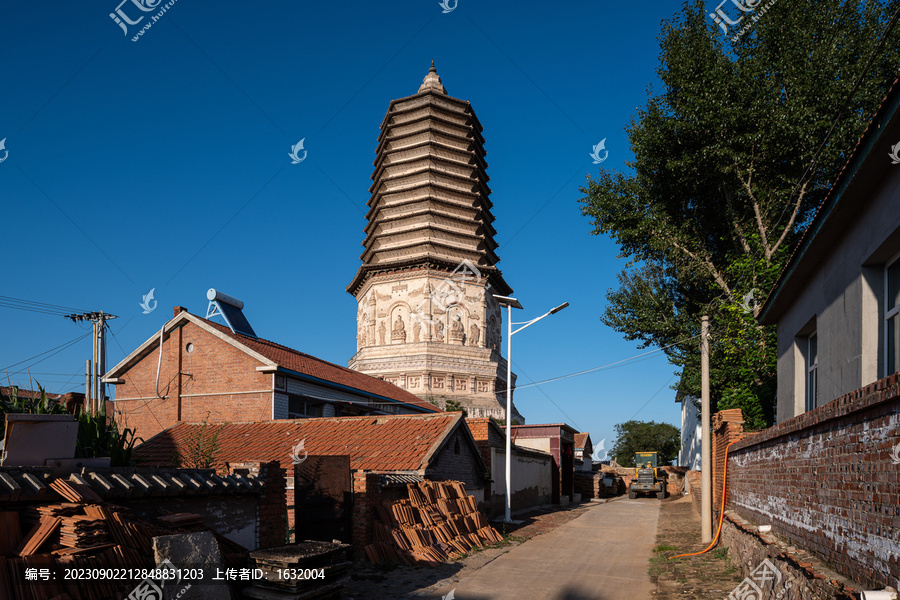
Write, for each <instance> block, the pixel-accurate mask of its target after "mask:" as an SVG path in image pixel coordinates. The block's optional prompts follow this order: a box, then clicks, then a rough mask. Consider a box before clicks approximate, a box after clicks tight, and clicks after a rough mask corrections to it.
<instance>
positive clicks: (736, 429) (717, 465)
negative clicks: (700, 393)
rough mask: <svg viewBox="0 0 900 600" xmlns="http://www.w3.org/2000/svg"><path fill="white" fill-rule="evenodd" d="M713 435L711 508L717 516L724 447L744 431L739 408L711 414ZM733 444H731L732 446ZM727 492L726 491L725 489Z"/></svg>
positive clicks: (720, 501) (723, 465)
mask: <svg viewBox="0 0 900 600" xmlns="http://www.w3.org/2000/svg"><path fill="white" fill-rule="evenodd" d="M710 424H711V425H712V430H713V435H712V438H711V444H710V453H711V455H712V456H711V457H710V458H711V459H712V465H713V470H712V509H713V514H714V515H716V516H718V514H719V508H720V507H721V505H722V474H723V471H724V470H725V449H726V448H728V444H730V443H731V442H734V441H737V440H740V439H742V438H743V437H744V436H745V435H746V434H745V433H744V417H743V415H742V414H741V409H739V408H729V409H727V410H722V411H719V412H717V413H716V414H714V415H713V416H712V420H711V423H710ZM733 447H734V446H732V448H733ZM726 493H727V491H726Z"/></svg>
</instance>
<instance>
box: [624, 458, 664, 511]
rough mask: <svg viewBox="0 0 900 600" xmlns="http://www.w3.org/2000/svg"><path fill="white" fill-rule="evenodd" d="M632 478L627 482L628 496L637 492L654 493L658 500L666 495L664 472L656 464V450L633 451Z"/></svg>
mask: <svg viewBox="0 0 900 600" xmlns="http://www.w3.org/2000/svg"><path fill="white" fill-rule="evenodd" d="M634 465H635V467H634V478H633V479H632V480H631V483H630V484H628V497H629V498H637V495H638V494H653V493H655V494H656V497H657V498H659V499H660V500H662V499H664V498H665V497H666V484H667V483H668V479H666V477H667V475H666V472H665V471H663V470H662V469H660V468H658V467H657V466H656V452H635V453H634Z"/></svg>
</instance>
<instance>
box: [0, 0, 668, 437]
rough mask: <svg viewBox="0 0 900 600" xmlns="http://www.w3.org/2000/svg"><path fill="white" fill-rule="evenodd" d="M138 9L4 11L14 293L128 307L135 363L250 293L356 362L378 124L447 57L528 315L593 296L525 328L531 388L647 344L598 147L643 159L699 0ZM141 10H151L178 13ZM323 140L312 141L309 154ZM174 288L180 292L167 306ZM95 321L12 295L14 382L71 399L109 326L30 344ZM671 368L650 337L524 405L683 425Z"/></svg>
mask: <svg viewBox="0 0 900 600" xmlns="http://www.w3.org/2000/svg"><path fill="white" fill-rule="evenodd" d="M137 1H139V0H135V2H137ZM145 1H147V0H145ZM118 2H119V0H109V1H108V2H107V1H106V0H104V1H101V2H90V3H52V4H51V5H46V4H40V3H38V4H34V3H6V4H4V5H3V7H2V8H0V38H2V39H3V40H4V47H5V49H6V52H5V53H4V58H3V60H2V61H0V80H2V81H3V82H4V86H3V108H4V110H3V111H2V112H0V139H3V138H6V143H5V147H6V150H7V151H8V152H9V154H8V157H7V159H6V160H5V161H3V162H2V163H0V202H2V215H3V225H4V227H3V241H4V243H3V244H2V245H0V253H2V254H0V255H2V257H3V261H2V262H3V265H4V271H5V273H4V278H3V284H2V287H0V296H10V297H14V298H24V299H27V300H31V301H36V302H44V303H48V304H54V305H61V306H65V307H72V308H75V309H79V310H86V311H90V310H103V311H105V312H108V313H112V314H115V315H118V316H119V318H118V319H117V320H114V321H112V322H111V330H112V333H113V334H114V336H111V338H110V344H109V354H108V363H109V364H110V365H114V364H115V363H117V362H118V361H119V360H121V359H122V358H123V357H124V356H125V355H126V354H127V353H128V352H130V351H131V350H132V349H134V348H135V347H136V346H137V345H138V344H140V343H142V342H143V341H144V340H146V339H147V338H148V337H150V336H152V335H153V334H154V332H156V331H158V330H159V328H160V326H161V325H162V323H164V322H165V321H166V320H167V319H169V318H171V316H172V310H171V307H172V306H176V305H183V306H185V307H187V308H188V309H189V310H190V311H191V312H193V313H195V314H200V315H205V310H206V305H207V301H206V296H205V293H206V290H207V289H208V288H210V287H215V288H217V289H220V290H222V291H225V292H226V293H228V294H231V295H233V296H236V297H238V298H240V299H242V300H243V301H244V302H245V309H244V312H245V314H246V315H247V317H248V319H249V321H250V323H251V324H252V325H253V327H254V329H255V330H256V332H257V333H258V334H259V335H260V336H261V337H264V338H267V339H271V340H274V341H277V342H279V343H282V344H285V345H288V346H291V347H293V348H296V349H298V350H301V351H304V352H308V353H310V354H313V355H316V356H319V357H321V358H324V359H326V360H330V361H333V362H336V363H338V364H342V365H346V364H347V361H348V360H349V358H350V357H351V356H352V354H353V353H354V351H355V339H356V338H355V316H356V303H355V300H354V298H353V297H352V296H351V295H349V294H348V293H346V292H345V291H344V288H345V286H346V285H347V284H348V283H349V282H350V280H351V279H352V277H353V275H354V274H355V272H356V270H357V267H358V266H359V264H360V261H359V254H360V253H361V250H362V247H361V245H360V243H361V242H362V240H363V231H362V229H363V227H364V225H365V220H364V210H365V209H364V207H365V203H366V201H367V200H368V197H369V194H368V187H369V185H370V183H371V180H370V175H371V173H372V160H373V159H374V151H375V148H376V141H377V136H378V133H379V125H380V124H381V121H382V118H383V117H384V114H385V111H386V110H387V107H388V103H389V102H390V100H391V99H392V98H400V97H404V96H408V95H411V94H414V93H415V92H416V91H417V89H418V86H419V85H420V83H421V81H422V78H423V77H424V76H425V74H426V73H427V71H428V66H429V64H430V61H431V60H434V61H435V65H436V66H437V69H438V74H439V75H440V76H441V78H442V79H443V83H444V85H445V86H446V88H447V91H448V93H449V94H450V95H452V96H455V97H457V98H462V99H465V100H468V101H470V102H471V103H472V106H473V107H474V109H475V111H476V113H477V115H478V117H479V120H480V121H481V123H482V125H483V126H484V136H485V139H486V149H487V152H488V155H487V160H488V163H489V168H488V174H489V176H490V177H491V182H490V185H491V187H492V189H493V194H492V196H491V200H492V201H493V203H494V215H495V217H496V219H497V220H496V222H495V223H494V224H495V226H496V229H497V232H498V234H497V238H496V239H497V241H498V242H499V244H500V246H499V248H498V254H499V256H500V258H501V259H502V260H501V263H500V264H499V266H500V267H501V269H502V270H503V274H504V277H505V279H506V281H507V282H509V284H510V285H511V286H512V287H513V288H514V290H515V296H516V297H517V298H518V299H519V300H520V301H521V302H522V304H523V305H524V307H525V310H523V311H518V312H519V318H518V319H517V320H527V319H529V318H532V317H536V316H538V315H540V314H542V313H543V312H545V311H547V310H549V309H550V308H552V307H554V306H556V305H558V304H560V303H562V302H564V301H568V302H570V303H571V306H570V307H569V308H567V309H566V310H564V311H562V312H560V313H558V314H556V315H553V316H552V317H549V318H547V319H545V320H544V321H542V322H541V323H539V324H537V325H535V326H533V327H531V328H529V329H528V330H527V331H525V332H522V333H521V334H519V335H517V336H515V338H514V346H513V364H514V371H516V372H517V373H518V375H519V384H520V385H525V384H527V383H528V382H529V381H530V380H531V381H540V380H544V379H549V378H553V377H558V376H561V375H565V374H568V373H574V372H578V371H582V370H586V369H591V368H594V367H599V366H602V365H606V364H609V363H614V362H617V361H621V360H622V359H626V358H628V357H632V356H635V355H638V354H641V353H643V352H646V350H639V349H637V346H636V344H635V343H633V342H626V341H624V340H623V339H622V337H621V335H620V334H619V333H617V332H615V331H613V330H611V329H609V328H608V327H606V326H604V325H603V324H602V323H601V322H600V320H599V315H600V314H601V313H602V311H603V309H604V306H605V303H606V299H605V292H606V290H607V289H609V288H611V287H615V286H616V274H617V273H618V272H619V271H620V270H621V269H622V267H623V265H624V260H622V259H618V258H617V248H616V247H615V245H614V244H613V243H612V242H611V241H610V240H609V239H606V238H604V237H597V236H592V235H590V234H589V232H590V231H591V225H590V222H589V221H588V219H587V218H585V217H583V216H581V214H580V210H579V204H578V202H577V200H578V198H580V197H581V194H580V193H579V191H578V188H579V186H581V185H583V183H584V181H585V176H586V175H587V174H588V173H597V169H598V165H594V164H592V160H591V159H590V157H589V156H588V154H589V152H590V151H591V147H592V146H593V145H594V144H596V143H597V142H599V141H600V140H601V139H603V138H605V139H606V148H607V149H608V150H609V157H608V159H607V160H606V161H605V163H604V164H603V166H604V167H607V168H610V169H613V170H623V169H625V168H626V167H625V162H626V161H628V160H630V159H631V158H632V155H631V153H630V150H629V148H628V144H627V138H626V135H625V132H624V128H625V127H626V126H627V125H628V123H629V122H630V120H631V119H632V117H633V116H634V115H635V114H636V108H637V107H638V106H642V105H644V104H645V102H646V100H647V94H648V89H651V88H653V89H655V90H656V91H658V90H659V88H658V79H657V75H656V68H657V66H658V59H657V57H658V54H659V48H658V42H657V35H658V34H659V31H660V22H661V21H662V20H663V19H667V18H671V17H672V16H673V15H674V14H675V13H676V12H677V11H678V9H679V5H678V4H677V3H673V2H670V1H669V2H661V1H647V2H642V3H640V4H638V5H635V4H625V3H608V2H580V1H579V2H569V3H566V4H564V5H562V6H560V5H550V4H547V3H545V2H534V1H530V0H526V1H522V2H517V3H514V4H513V3H503V4H502V5H501V4H500V3H484V2H478V3H476V2H473V1H471V0H459V2H458V4H457V5H456V8H455V9H454V10H453V11H452V12H449V13H443V12H442V9H441V6H440V5H439V3H438V1H437V0H428V1H424V0H423V1H419V2H388V3H383V2H367V3H363V2H353V3H311V2H284V1H271V2H263V3H254V4H249V3H237V2H228V1H222V2H216V3H207V2H203V3H200V2H196V1H194V0H177V1H176V2H175V3H174V5H172V6H171V7H170V8H169V9H168V11H167V12H166V13H165V14H163V15H162V16H161V17H160V19H159V20H158V21H157V22H155V23H153V25H152V27H151V28H150V29H148V30H146V31H145V33H144V34H143V36H141V37H140V38H139V39H138V41H137V42H133V41H131V37H132V36H133V35H134V34H135V33H136V32H137V31H138V30H139V28H140V27H141V26H143V25H144V24H145V23H146V22H147V21H148V20H149V17H148V18H145V19H144V20H143V21H142V22H141V23H140V24H138V25H136V26H132V27H129V31H130V34H129V35H128V36H126V35H124V34H123V31H122V29H120V28H119V26H118V25H116V23H115V22H114V21H113V20H112V19H111V18H110V17H109V13H112V12H113V11H115V9H116V7H117V6H119V4H118ZM149 3H150V4H151V5H153V4H155V0H149ZM163 4H164V3H163ZM121 6H122V11H123V12H124V13H125V14H126V15H129V16H130V18H131V19H132V20H133V19H136V18H137V17H138V16H139V15H142V14H147V15H154V14H156V12H155V11H154V12H150V13H142V12H140V11H139V10H137V9H136V8H135V6H134V5H133V4H132V2H131V0H128V1H127V2H126V3H125V4H122V5H121ZM451 6H452V4H451ZM301 138H305V144H304V147H305V149H306V150H307V151H308V155H307V158H306V160H304V161H303V162H302V163H300V164H298V165H292V164H290V159H289V158H288V153H289V151H290V149H291V146H292V145H293V144H296V143H297V142H298V141H299V140H300V139H301ZM151 288H155V298H156V299H157V300H158V308H157V309H156V310H155V311H153V312H151V313H150V314H147V315H145V314H142V309H141V307H140V306H139V303H140V301H141V298H142V296H143V294H146V293H147V292H148V291H150V289H151ZM83 333H84V332H83V331H82V330H81V329H79V325H77V324H74V323H72V322H71V321H68V320H66V319H63V318H62V317H60V316H55V315H47V314H41V313H36V312H26V311H21V310H14V309H10V308H3V307H0V339H2V340H3V341H4V343H2V344H0V369H2V373H3V385H6V381H7V373H9V376H10V379H11V381H12V382H13V383H14V384H18V385H20V386H22V387H27V386H28V385H29V383H28V375H27V372H26V371H22V372H19V371H20V370H21V369H23V368H30V371H31V372H32V374H33V375H32V376H33V378H34V379H36V380H38V381H40V382H42V383H43V384H45V387H47V388H48V389H50V390H51V391H56V392H66V391H82V390H83V388H84V376H83V371H84V361H85V359H87V358H90V340H89V338H85V339H83V340H81V341H79V342H77V343H75V344H73V345H71V346H70V347H66V348H65V349H63V350H62V351H61V352H58V353H56V354H53V355H52V356H50V355H48V354H45V355H43V356H39V357H38V358H36V359H34V360H26V359H29V358H30V357H32V356H35V355H38V354H40V353H42V352H45V351H47V350H50V349H51V348H56V347H58V346H60V345H63V344H65V343H67V342H69V341H71V340H74V339H75V338H77V337H78V336H80V335H82V334H83ZM504 353H505V341H504ZM48 356H49V357H48ZM45 357H47V358H46V359H45V360H42V361H41V362H37V361H38V360H40V359H42V358H45ZM22 361H24V362H22ZM15 363H20V364H17V365H15V366H12V365H14V364H15ZM674 371H675V369H674V368H673V367H672V366H671V365H669V364H668V363H667V361H666V359H665V358H664V357H663V355H662V354H661V353H656V354H651V355H649V356H647V357H645V360H642V361H640V362H637V363H635V364H632V365H627V366H621V367H618V368H613V369H610V370H604V371H599V372H595V373H591V374H587V375H583V376H579V377H572V378H569V379H565V380H562V381H557V382H552V383H547V384H544V385H541V386H539V387H529V388H523V389H521V390H519V391H518V392H517V394H516V404H517V406H518V408H519V410H520V411H521V412H522V413H523V414H524V415H525V417H526V419H527V420H528V422H530V423H539V422H551V423H555V422H567V423H569V424H571V425H573V426H575V427H576V428H578V429H580V430H586V431H590V432H591V436H592V439H593V440H594V442H595V444H596V443H597V442H599V441H600V440H601V439H603V438H606V440H607V442H606V447H607V448H609V447H610V446H611V444H612V441H613V439H614V437H615V435H614V425H615V424H616V423H619V422H622V421H625V420H628V419H630V418H633V417H635V418H638V419H641V420H656V421H665V422H670V423H672V424H675V425H678V424H679V422H680V420H679V405H678V404H676V403H675V399H674V392H673V391H672V390H671V389H669V386H670V385H672V384H673V383H674V382H675V378H674V376H673V375H674ZM138 434H140V432H138Z"/></svg>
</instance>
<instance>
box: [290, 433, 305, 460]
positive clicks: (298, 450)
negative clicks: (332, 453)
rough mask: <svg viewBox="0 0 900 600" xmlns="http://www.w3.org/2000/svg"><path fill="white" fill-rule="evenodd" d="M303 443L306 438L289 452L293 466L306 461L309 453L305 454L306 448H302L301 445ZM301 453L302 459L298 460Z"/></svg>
mask: <svg viewBox="0 0 900 600" xmlns="http://www.w3.org/2000/svg"><path fill="white" fill-rule="evenodd" d="M305 443H306V438H303V439H302V440H300V443H299V444H297V445H296V446H294V448H293V449H292V450H291V460H292V461H294V464H295V465H299V464H300V463H302V462H303V461H304V460H306V457H307V456H309V452H307V451H306V448H304V447H303V444H305ZM301 452H302V453H303V458H300V453H301Z"/></svg>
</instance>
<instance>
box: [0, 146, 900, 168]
mask: <svg viewBox="0 0 900 600" xmlns="http://www.w3.org/2000/svg"><path fill="white" fill-rule="evenodd" d="M3 141H4V142H5V141H6V140H3ZM2 147H3V142H0V148H2ZM888 156H890V157H891V164H892V165H900V142H897V143H896V144H894V145H893V146H892V147H891V151H890V153H889V154H888ZM0 162H2V161H0Z"/></svg>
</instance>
